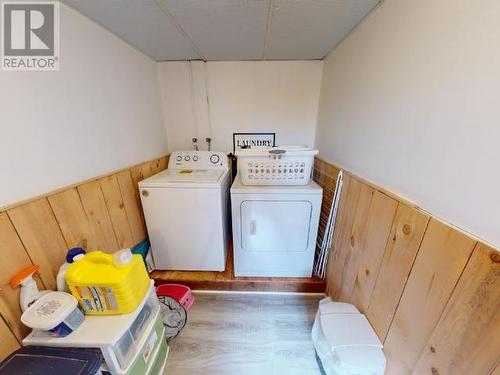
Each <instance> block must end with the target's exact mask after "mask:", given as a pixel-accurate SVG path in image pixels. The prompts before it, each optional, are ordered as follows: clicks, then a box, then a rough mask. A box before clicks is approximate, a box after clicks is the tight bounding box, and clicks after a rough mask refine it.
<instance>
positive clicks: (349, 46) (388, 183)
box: [316, 0, 500, 246]
mask: <svg viewBox="0 0 500 375" xmlns="http://www.w3.org/2000/svg"><path fill="white" fill-rule="evenodd" d="M499 19H500V2H498V1H496V0H482V1H469V0H420V1H412V0H385V1H384V3H383V4H382V5H381V6H380V7H379V8H378V9H376V10H375V11H374V12H373V13H372V14H371V15H370V16H368V17H367V18H366V19H365V20H364V21H363V22H362V23H361V24H360V26H359V27H358V28H357V29H356V30H355V31H354V32H352V33H351V35H350V36H349V37H348V38H347V39H346V40H344V41H343V42H342V43H341V44H340V45H339V46H338V47H337V48H336V49H335V50H334V51H333V52H332V53H331V54H330V55H329V56H328V58H327V59H326V61H325V66H324V73H323V82H322V91H321V100H320V109H319V114H318V129H317V137H316V140H317V146H318V147H319V149H320V155H321V156H323V157H324V158H326V159H328V160H330V161H332V162H334V163H337V164H339V165H340V166H342V167H345V168H346V169H348V170H350V171H352V172H354V173H356V174H358V175H360V176H362V177H364V178H367V179H369V180H371V181H373V182H375V183H376V184H378V185H381V186H383V187H385V188H388V189H390V190H392V191H394V192H395V193H397V194H400V195H402V196H404V197H407V198H408V199H410V200H412V201H414V202H415V203H417V204H418V205H419V206H421V207H422V208H424V209H426V210H428V211H429V212H431V213H432V214H434V215H437V216H439V217H441V218H443V219H445V220H446V221H448V222H451V223H453V224H455V225H457V226H459V227H461V228H463V229H465V230H467V231H469V232H471V233H473V234H475V235H477V236H479V237H480V238H482V239H484V240H486V241H489V242H490V243H492V244H494V245H496V246H500V220H498V212H500V173H499V168H500V147H499V139H500V105H499V98H500V68H499V67H500V50H499V48H498V46H500V23H499V22H498V20H499Z"/></svg>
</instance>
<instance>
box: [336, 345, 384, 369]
mask: <svg viewBox="0 0 500 375" xmlns="http://www.w3.org/2000/svg"><path fill="white" fill-rule="evenodd" d="M335 354H336V356H337V358H338V362H337V363H338V367H340V368H342V369H344V370H348V372H353V373H355V374H360V375H361V374H364V373H365V372H366V373H367V374H373V373H380V374H382V373H383V371H384V369H385V356H384V352H383V351H382V349H380V348H376V347H374V346H350V347H349V346H345V347H341V348H338V349H336V350H335Z"/></svg>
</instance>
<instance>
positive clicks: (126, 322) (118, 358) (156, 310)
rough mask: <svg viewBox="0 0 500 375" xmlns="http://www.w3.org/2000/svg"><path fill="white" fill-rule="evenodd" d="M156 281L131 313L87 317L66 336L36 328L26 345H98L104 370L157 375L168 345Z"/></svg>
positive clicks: (115, 373) (117, 374) (115, 374)
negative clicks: (76, 328) (48, 335)
mask: <svg viewBox="0 0 500 375" xmlns="http://www.w3.org/2000/svg"><path fill="white" fill-rule="evenodd" d="M164 335H165V328H164V326H163V321H162V316H161V313H160V303H159V301H158V298H157V297H156V293H155V289H154V286H153V282H152V281H151V283H150V289H149V292H148V294H147V296H146V297H145V298H143V300H142V301H141V304H140V305H139V306H138V308H137V309H136V310H135V311H134V312H132V313H130V314H121V315H108V316H87V317H85V320H84V321H83V323H82V325H81V326H80V328H79V329H78V330H76V331H75V332H73V333H72V334H71V335H69V336H66V337H57V338H56V337H47V336H44V335H42V334H41V333H40V332H39V331H36V330H34V331H33V332H32V333H31V334H30V335H28V336H27V337H26V338H25V339H24V340H23V345H25V346H27V345H37V346H54V347H80V348H96V349H99V351H100V352H101V354H102V356H103V358H104V362H105V365H103V369H104V370H107V371H109V372H110V373H111V374H113V375H150V374H151V375H157V374H161V373H162V372H161V371H159V370H161V369H162V368H163V367H164V366H165V362H166V355H167V353H168V347H167V344H166V340H165V336H164Z"/></svg>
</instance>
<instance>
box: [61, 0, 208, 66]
mask: <svg viewBox="0 0 500 375" xmlns="http://www.w3.org/2000/svg"><path fill="white" fill-rule="evenodd" d="M64 2H65V3H66V4H68V5H69V6H71V7H73V8H74V9H76V10H78V11H79V12H81V13H83V14H85V15H87V16H88V17H89V18H91V19H93V20H94V21H96V22H97V23H99V24H100V25H102V26H104V27H105V28H107V29H108V30H110V31H111V32H113V33H114V34H116V35H117V36H119V37H120V38H122V39H123V40H125V41H126V42H128V43H129V44H131V45H133V46H134V47H136V48H137V49H139V50H141V51H142V52H144V53H145V54H147V55H149V56H151V57H153V58H154V59H156V60H189V59H197V58H199V56H198V55H197V53H196V52H195V50H194V49H193V48H192V46H191V43H190V41H189V40H188V39H186V38H185V37H184V36H183V35H182V34H181V33H180V32H179V31H178V29H177V27H176V26H175V24H173V23H172V22H171V20H170V19H169V17H168V16H167V15H166V14H165V13H163V12H162V10H161V9H160V7H159V6H158V4H157V3H156V2H155V1H154V0H64Z"/></svg>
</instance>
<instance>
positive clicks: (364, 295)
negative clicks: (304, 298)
mask: <svg viewBox="0 0 500 375" xmlns="http://www.w3.org/2000/svg"><path fill="white" fill-rule="evenodd" d="M336 171H338V168H337V167H335V166H333V165H331V164H329V163H326V162H324V161H322V160H321V159H316V161H315V173H314V176H315V180H316V181H317V182H318V183H319V184H320V185H323V186H325V184H326V183H327V184H331V181H329V180H335V178H336V174H335V172H336ZM327 283H328V284H327V293H328V294H329V295H330V296H331V297H332V298H333V299H335V300H339V301H344V302H349V303H353V304H354V305H356V306H357V307H358V308H359V309H360V311H361V312H363V313H365V314H366V316H367V317H368V319H369V320H370V322H371V324H372V326H373V328H374V329H375V331H376V333H377V335H378V336H379V338H380V339H381V340H382V342H384V352H385V354H386V357H387V360H388V365H387V371H386V374H389V375H405V374H432V375H445V374H449V375H472V374H474V375H488V374H490V373H493V371H495V368H496V366H497V365H498V362H499V357H500V253H499V252H498V250H496V249H493V248H491V247H488V246H487V245H485V244H483V243H481V242H478V241H477V239H475V238H473V237H471V236H469V235H467V234H466V233H464V232H461V231H459V230H457V229H455V228H453V227H451V226H450V225H447V224H445V223H443V222H441V221H439V220H438V219H436V218H434V217H431V216H430V215H429V214H428V213H426V212H423V211H422V210H420V209H419V208H418V207H415V206H414V205H412V204H411V203H408V202H406V201H403V200H402V199H399V198H398V197H397V196H395V195H394V194H391V193H389V192H387V191H384V190H382V189H380V188H378V187H377V186H374V185H372V184H370V183H368V182H366V181H364V180H362V179H360V178H358V177H356V176H353V175H352V174H350V173H347V172H346V173H345V174H344V186H343V191H342V196H341V201H340V206H339V211H338V216H337V222H336V229H335V233H334V238H333V244H332V249H331V253H330V258H329V262H328V272H327Z"/></svg>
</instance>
